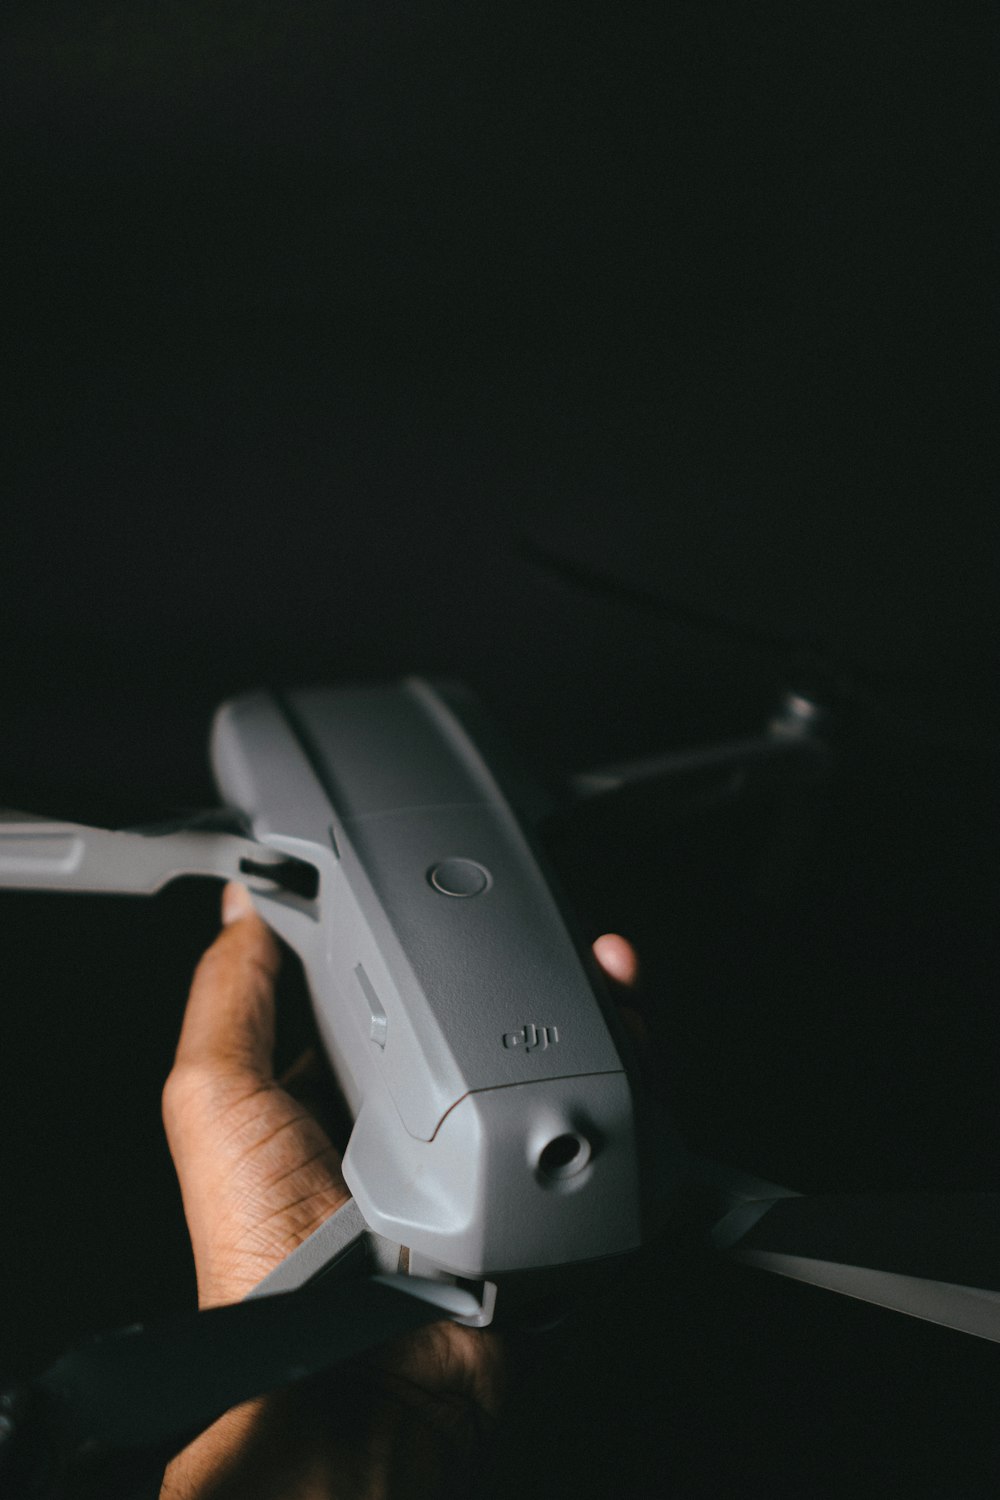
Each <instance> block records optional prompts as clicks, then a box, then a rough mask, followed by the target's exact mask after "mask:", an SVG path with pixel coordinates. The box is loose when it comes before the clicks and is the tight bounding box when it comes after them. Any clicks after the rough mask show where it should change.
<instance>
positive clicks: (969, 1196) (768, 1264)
mask: <svg viewBox="0 0 1000 1500" xmlns="http://www.w3.org/2000/svg"><path fill="white" fill-rule="evenodd" d="M711 1241H712V1244H713V1245H714V1247H715V1249H716V1250H718V1251H720V1252H722V1253H723V1254H725V1255H727V1256H728V1257H730V1258H732V1259H734V1260H736V1261H738V1262H740V1263H742V1264H744V1265H750V1266H756V1267H757V1268H759V1269H761V1270H766V1271H771V1272H773V1273H775V1274H777V1275H780V1276H788V1277H791V1278H793V1279H794V1280H797V1281H805V1282H809V1283H811V1284H813V1285H815V1286H821V1287H826V1288H827V1289H828V1290H830V1291H834V1292H839V1293H841V1294H842V1295H843V1296H847V1297H855V1298H858V1299H859V1300H861V1301H865V1302H871V1303H874V1304H876V1305H878V1306H881V1307H887V1308H892V1309H894V1310H895V1311H897V1312H902V1313H907V1314H909V1315H910V1316H912V1317H917V1318H923V1319H925V1320H926V1321H928V1322H932V1323H939V1324H941V1325H943V1326H945V1327H948V1328H954V1329H957V1330H959V1331H961V1332H963V1333H969V1334H973V1335H974V1336H976V1337H979V1338H986V1339H991V1340H993V1341H995V1342H1000V1193H967V1192H957V1193H828V1194H817V1195H806V1196H802V1195H795V1196H788V1197H782V1198H776V1199H773V1200H771V1201H770V1202H768V1201H767V1200H757V1201H755V1202H750V1201H747V1202H744V1203H742V1204H739V1205H737V1206H736V1207H734V1208H732V1209H731V1210H730V1211H729V1212H728V1213H727V1214H725V1215H724V1216H723V1217H722V1218H721V1219H720V1220H718V1221H717V1223H716V1224H715V1226H714V1228H713V1230H712V1233H711Z"/></svg>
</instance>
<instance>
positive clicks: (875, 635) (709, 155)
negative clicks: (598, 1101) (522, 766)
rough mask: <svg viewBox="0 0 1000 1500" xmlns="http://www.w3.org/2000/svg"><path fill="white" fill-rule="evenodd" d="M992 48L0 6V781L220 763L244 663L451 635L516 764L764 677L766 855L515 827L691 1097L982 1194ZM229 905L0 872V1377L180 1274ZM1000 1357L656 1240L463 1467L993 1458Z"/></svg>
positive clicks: (173, 773) (362, 666)
mask: <svg viewBox="0 0 1000 1500" xmlns="http://www.w3.org/2000/svg"><path fill="white" fill-rule="evenodd" d="M991 47H992V36H991V28H990V23H989V11H988V10H987V8H986V7H985V6H959V7H955V6H951V7H942V6H940V5H934V6H932V5H930V4H921V3H916V4H911V5H908V6H905V7H897V6H890V5H877V4H865V5H856V6H855V5H844V6H831V7H822V8H820V7H813V6H808V5H801V4H773V5H769V4H762V5H750V4H741V5H735V4H723V3H719V0H706V3H698V4H694V3H684V4H681V3H677V4H668V5H663V4H656V5H653V4H649V5H642V4H634V3H625V4H623V3H620V0H619V3H617V4H614V5H611V4H592V5H591V4H576V5H556V4H545V3H543V4H533V5H528V4H521V3H520V0H513V3H508V4H505V5H503V6H488V7H485V8H483V7H470V6H466V5H459V4H457V3H456V4H450V3H447V0H436V3H427V4H424V5H419V6H417V5H410V6H406V5H402V4H399V3H396V4H389V3H380V0H367V3H365V4H358V3H355V0H342V3H340V4H337V5H331V4H320V3H312V0H299V3H288V4H285V5H283V6H272V5H269V4H267V3H256V4H250V3H246V4H243V5H237V4H232V3H218V4H215V5H213V6H211V7H202V6H196V5H195V4H193V3H190V0H174V3H163V4H159V5H157V6H150V7H142V8H135V7H132V6H126V5H124V4H118V3H110V0H109V3H106V4H103V5H98V4H93V3H91V4H86V3H84V4H76V5H68V4H66V5H60V4H54V3H52V4H46V3H43V0H36V3H34V4H33V5H32V6H31V7H30V8H29V7H17V6H15V7H8V8H7V10H6V12H5V22H4V28H3V39H2V46H0V69H2V75H3V80H2V106H0V107H2V118H0V140H2V149H3V166H4V189H3V201H4V210H3V222H4V228H3V233H2V245H3V257H4V279H3V286H4V296H3V309H4V321H5V328H4V352H5V358H4V368H5V374H6V377H7V380H6V382H5V385H6V389H5V393H4V405H5V417H6V421H5V424H4V448H3V453H4V458H3V466H2V491H0V505H2V513H3V552H2V558H0V703H2V705H3V707H2V732H0V801H2V802H3V803H5V804H8V805H11V806H14V807H23V808H28V809H31V810H34V811H39V812H44V813H49V814H53V815H58V816H67V817H74V818H77V819H80V820H86V819H93V820H98V821H101V820H103V821H106V822H108V823H109V824H119V825H121V824H127V823H129V822H130V821H140V820H141V821H151V820H152V819H154V818H157V817H160V816H167V815H169V814H170V813H172V812H173V811H175V810H176V809H178V808H184V807H198V806H208V805H211V804H212V803H213V801H214V792H213V788H212V785H211V781H210V778H209V775H208V769H207V759H206V753H205V743H206V734H207V727H208V722H209V719H210V716H211V712H212V710H213V708H214V707H215V705H216V704H217V703H219V702H220V701H221V700H222V699H223V698H225V697H227V696H229V695H231V694H233V693H235V692H238V691H240V690H243V689H246V688H250V687H254V686H258V685H260V684H261V683H286V684H296V683H306V682H319V681H329V682H340V681H346V680H357V679H365V678H373V677H376V678H377V677H386V676H392V675H396V674H399V673H402V672H406V671H413V670H417V671H423V672H428V673H435V674H442V675H452V676H457V677H461V678H463V679H465V680H466V681H468V682H469V683H470V685H472V686H473V687H475V688H476V689H478V690H479V691H480V692H481V694H482V695H483V696H484V697H485V698H486V699H487V701H488V702H490V703H491V705H492V706H493V707H494V708H495V709H496V710H497V711H498V712H499V714H500V715H501V717H502V718H503V719H504V720H505V721H506V723H507V724H508V726H509V727H510V730H511V732H512V736H513V738H514V740H515V742H516V743H517V745H518V747H519V749H520V750H521V752H522V754H524V755H525V756H527V757H528V758H529V759H530V760H531V761H532V762H533V763H534V764H535V765H536V766H537V767H538V768H539V770H540V771H542V772H543V773H544V774H546V775H547V776H549V777H550V778H552V779H556V780H558V779H559V778H561V777H564V776H565V775H567V774H568V773H569V772H572V771H575V770H579V769H582V768H584V767H586V766H588V765H593V764H598V763H600V762H601V761H606V760H609V759H613V758H616V757H620V756H624V755H628V754H632V753H635V754H642V753H649V752H652V751H655V750H658V749H667V748H670V747H672V746H682V745H687V744H691V743H697V742H701V741H708V740H712V739H715V738H719V737H726V736H730V735H738V734H744V733H748V732H751V731H753V730H754V729H756V728H758V727H759V726H761V725H762V724H763V723H764V722H765V720H766V718H767V716H768V714H769V713H770V711H771V709H772V708H773V705H774V703H775V701H776V697H777V695H778V694H779V693H780V691H781V690H782V688H783V687H786V686H789V685H794V684H795V683H797V682H801V681H803V680H805V679H804V678H803V673H805V674H806V676H807V678H808V680H809V681H815V680H819V681H821V682H823V683H825V684H827V689H826V690H827V691H833V692H834V695H835V696H836V697H837V698H838V701H840V702H841V710H840V715H839V718H838V720H837V729H836V740H837V746H838V761H837V769H836V772H835V775H834V777H833V780H832V781H831V783H830V785H829V788H828V790H827V792H826V794H825V797H824V799H823V801H822V802H821V804H820V806H819V808H818V817H817V820H816V822H815V824H814V825H813V826H812V831H811V833H810V836H809V839H808V841H807V843H806V846H805V849H804V853H803V856H802V861H801V864H800V866H799V867H798V869H797V870H796V872H795V875H794V878H793V879H792V881H791V883H790V885H788V886H787V887H786V889H785V891H784V893H783V894H782V895H781V897H780V899H773V898H772V899H770V900H765V898H764V896H763V895H762V888H761V885H760V878H759V876H760V869H761V851H762V849H764V848H766V847H767V840H768V838H769V837H770V836H771V830H772V827H773V824H774V816H773V813H774V810H773V809H770V808H769V807H768V806H766V805H764V806H758V807H756V808H754V809H747V810H741V811H739V812H738V813H737V812H734V813H732V814H731V815H728V814H727V815H726V816H715V817H712V816H708V815H706V816H704V817H702V818H700V819H696V820H694V821H693V822H689V823H685V824H684V825H676V824H674V823H672V822H671V821H670V820H669V819H668V818H666V817H665V816H664V815H662V813H661V812H658V811H657V810H656V809H650V808H648V807H640V806H636V805H632V804H630V805H629V806H627V807H624V808H622V809H621V810H620V816H619V815H616V816H615V818H613V819H604V820H602V819H601V818H600V817H590V818H585V819H582V820H581V821H580V823H579V824H578V825H577V827H576V829H575V830H574V831H570V832H566V833H564V835H563V836H562V838H561V839H560V840H557V841H556V844H555V846H554V848H553V854H554V857H556V859H557V862H558V863H559V865H560V869H561V871H562V873H563V876H564V879H565V880H566V881H567V883H568V884H569V885H570V887H571V890H572V893H573V894H574V895H575V897H576V900H577V903H578V905H579V907H580V910H581V914H582V916H583V919H584V923H585V925H586V926H587V928H588V930H589V931H590V933H591V934H592V935H596V934H597V933H598V932H600V931H602V930H607V929H608V928H617V929H618V930H621V931H624V932H627V933H628V934H630V935H631V936H633V937H634V939H635V941H636V942H637V943H638V944H639V945H640V947H641V949H642V952H643V955H644V959H645V964H646V994H647V999H648V1003H649V1005H650V1007H651V1009H652V1011H653V1026H654V1030H655V1031H656V1034H657V1038H658V1041H659V1043H660V1046H661V1048H662V1055H663V1059H664V1061H663V1079H664V1083H663V1089H664V1094H665V1096H666V1097H667V1098H668V1099H669V1103H670V1106H671V1108H672V1110H673V1112H674V1114H675V1117H676V1119H677V1122H678V1124H679V1125H680V1126H681V1128H682V1130H683V1131H684V1133H685V1134H686V1136H687V1137H688V1138H689V1139H690V1140H691V1142H692V1144H694V1145H696V1146H698V1147H699V1148H701V1149H703V1150H705V1151H706V1152H711V1153H714V1154H715V1155H716V1156H718V1157H719V1158H720V1159H726V1160H731V1161H733V1162H736V1163H738V1164H739V1165H742V1166H745V1167H748V1168H750V1169H751V1170H754V1171H757V1172H759V1173H761V1174H762V1175H765V1176H767V1177H770V1178H773V1179H775V1180H777V1181H780V1182H784V1183H787V1184H788V1185H789V1186H792V1187H795V1188H798V1189H801V1190H822V1189H824V1188H827V1189H830V1190H833V1189H837V1188H843V1189H848V1188H858V1189H866V1188H873V1189H877V1188H880V1187H881V1188H887V1187H914V1188H920V1187H940V1188H949V1187H955V1188H957V1187H968V1188H991V1189H992V1188H996V1187H1000V1182H998V1167H997V1162H998V1160H1000V1123H998V1111H997V1108H996V1095H997V1075H998V1069H1000V1054H998V1051H997V1048H996V1044H995V1039H994V1034H993V1017H992V1011H993V1008H994V1006H995V1001H996V995H997V985H996V954H995V940H994V931H995V906H994V903H995V896H996V880H995V865H994V855H993V843H994V839H995V828H996V823H995V804H994V800H993V799H994V796H995V780H994V774H995V747H996V740H997V730H998V727H1000V723H998V721H1000V715H998V709H997V700H996V681H997V678H996V665H997V662H996V654H997V653H996V641H997V635H996V623H997V622H996V597H997V591H996V533H995V518H994V517H995V512H994V503H995V502H994V493H995V486H994V478H995V476H994V472H993V465H992V452H991V450H990V447H989V445H988V441H987V435H988V424H989V422H990V418H991V416H992V415H993V413H994V411H995V409H996V408H995V402H996V394H997V393H996V380H995V357H994V356H995V343H994V340H995V323H994V321H993V300H994V287H995V281H994V279H993V276H992V271H993V265H992V257H993V255H994V254H995V237H994V233H993V231H994V223H993V213H992V200H993V199H994V197H995V182H994V180H993V174H992V172H991V170H990V167H991V163H992V160H993V159H995V154H996V149H997V144H998V143H997V140H996V120H995V109H994V100H993V93H994V89H995V71H994V62H993V54H992V52H991ZM830 684H832V685H833V686H832V688H831V687H830ZM216 902H217V891H216V890H215V889H214V888H213V887H212V886H211V885H210V884H209V883H204V882H198V881H189V882H182V883H180V884H178V885H177V886H175V887H173V888H171V889H170V890H168V891H167V892H166V893H164V894H163V895H162V896H161V897H159V898H157V899H156V900H155V901H152V902H142V901H129V900H124V899H117V898H108V899H106V900H98V899H96V898H69V897H42V896H29V895H15V894H5V895H3V896H0V929H2V931H3V933H4V941H3V944H2V954H3V960H2V975H3V978H2V994H3V1001H2V1016H3V1022H2V1038H3V1040H2V1073H3V1087H2V1095H0V1097H2V1101H3V1133H2V1140H3V1181H4V1233H3V1236H2V1246H3V1258H2V1286H3V1288H4V1292H3V1304H2V1322H0V1326H2V1328H3V1341H4V1355H3V1364H4V1366H5V1367H6V1368H9V1369H12V1370H25V1369H31V1368H35V1367H37V1366H38V1365H39V1364H42V1363H44V1362H45V1361H46V1360H47V1359H49V1358H51V1357H52V1356H53V1355H54V1354H55V1353H56V1352H58V1351H59V1350H60V1349H61V1348H63V1347H64V1346H65V1345H66V1344H67V1343H68V1342H69V1341H70V1340H71V1339H72V1338H73V1337H75V1336H77V1335H80V1334H83V1333H86V1332H89V1331H92V1330H93V1329H95V1328H99V1327H106V1326H110V1325H113V1324H116V1323H122V1322H127V1321H130V1320H132V1319H134V1318H137V1317H141V1316H145V1315H149V1314H152V1313H155V1312H159V1311H166V1310H168V1309H170V1308H173V1307H178V1306H182V1305H186V1304H187V1303H189V1302H190V1300H191V1297H192V1291H193V1278H192V1275H191V1271H190V1267H189V1264H188V1253H187V1246H186V1237H185V1232H184V1226H183V1220H182V1217H181V1213H180V1203H179V1198H178V1195H177V1193H176V1189H175V1187H174V1184H173V1179H172V1173H171V1169H170V1164H169V1159H168V1157H167V1154H166V1150H165V1146H164V1145H163V1143H162V1141H161V1139H160V1127H159V1089H160V1085H161V1082H162V1079H163V1077H164V1076H165V1073H166V1071H167V1069H168V1067H169V1063H170V1057H171V1054H172V1048H173V1044H174V1040H175V1036H176V1031H177V1027H178V1024H179V1019H180V1015H181V1011H182V1008H183V1002H184V997H185V994H186V988H187V983H188V980H189V977H190V973H191V970H192V968H193V966H194V963H195V962H196V960H197V957H198V955H199V953H200V952H201V950H202V949H203V948H204V946H206V945H207V943H208V942H209V941H210V940H211V937H212V934H213V932H214V930H215V926H216V911H217V907H216ZM286 995H287V999H286V1006H287V1012H288V1014H289V1015H290V1017H291V1020H290V1022H289V1035H288V1036H287V1038H285V1042H284V1043H283V1045H287V1047H288V1048H289V1049H291V1048H292V1046H293V1044H294V1042H295V1041H296V1040H297V1038H298V1035H299V1031H300V1030H301V1028H302V1027H303V1026H304V1022H303V1020H302V1016H301V1014H300V1012H301V1011H302V1010H303V1009H304V1007H303V1001H302V996H301V993H300V987H299V986H297V983H296V975H295V972H294V965H290V967H289V973H288V984H287V988H286ZM296 1017H298V1019H296ZM998 1371H1000V1363H998V1356H997V1353H996V1350H995V1348H994V1346H993V1345H991V1344H987V1343H985V1342H983V1341H979V1340H974V1339H971V1338H965V1337H963V1336H961V1335H958V1334H955V1333H951V1332H949V1331H947V1330H942V1329H938V1328H935V1327H932V1326H931V1325H928V1324H923V1323H918V1322H916V1321H915V1320H912V1319H906V1318H902V1317H898V1316H895V1315H892V1314H889V1313H885V1312H882V1311H880V1310H877V1309H871V1308H868V1307H865V1306H863V1305H862V1304H859V1303H855V1302H852V1301H849V1300H848V1299H844V1298H836V1297H834V1296H832V1295H830V1294H827V1293H824V1292H820V1291H816V1290H814V1289H810V1288H805V1287H798V1286H795V1285H793V1284H791V1283H787V1282H783V1281H781V1280H779V1279H777V1278H768V1277H766V1276H764V1275H762V1274H760V1273H756V1272H752V1271H749V1270H740V1269H737V1268H733V1267H710V1266H708V1265H693V1266H692V1265H683V1266H682V1265H679V1264H678V1263H676V1262H675V1261H674V1260H672V1259H671V1257H670V1254H669V1252H667V1251H665V1250H664V1249H663V1247H659V1246H658V1247H655V1248H654V1249H653V1250H651V1251H650V1252H648V1253H647V1254H646V1255H645V1257H644V1259H643V1261H642V1263H641V1265H640V1267H639V1269H638V1270H637V1272H636V1273H635V1276H634V1277H630V1278H629V1279H628V1281H627V1283H626V1284H623V1285H622V1286H621V1287H620V1289H619V1291H618V1293H617V1294H616V1295H615V1296H614V1297H613V1298H612V1299H611V1300H610V1301H609V1302H608V1303H607V1304H606V1305H602V1306H601V1307H600V1308H598V1309H596V1315H595V1316H592V1317H588V1318H584V1319H583V1320H581V1322H580V1324H579V1326H578V1327H576V1328H574V1329H571V1330H570V1332H569V1333H568V1334H567V1335H566V1336H565V1338H564V1340H563V1342H562V1344H561V1345H560V1346H559V1347H558V1349H557V1350H556V1351H555V1352H554V1353H553V1355H552V1357H551V1359H550V1361H549V1362H548V1363H547V1364H546V1365H545V1366H544V1367H543V1369H542V1370H541V1371H540V1372H539V1374H538V1375H537V1376H536V1377H535V1380H534V1383H533V1384H531V1385H530V1386H529V1387H527V1388H526V1389H525V1390H524V1391H523V1392H522V1393H521V1395H520V1396H519V1398H518V1401H519V1404H518V1406H517V1407H516V1420H513V1421H512V1423H511V1426H510V1428H509V1429H508V1431H507V1433H506V1435H505V1437H504V1440H503V1443H502V1445H501V1452H500V1455H499V1458H498V1460H497V1468H496V1477H495V1478H494V1480H493V1484H494V1488H495V1490H496V1492H497V1493H498V1494H500V1493H503V1494H507V1493H512V1492H514V1487H515V1486H516V1490H517V1492H518V1493H520V1494H525V1495H534V1494H538V1495H539V1496H541V1495H551V1494H555V1493H575V1494H581V1495H582V1494H594V1495H606V1494H608V1493H610V1492H612V1490H613V1489H615V1488H618V1487H619V1486H624V1487H627V1488H628V1489H630V1490H631V1491H632V1492H634V1493H652V1492H653V1491H655V1490H656V1489H657V1488H658V1487H659V1486H661V1485H665V1486H666V1487H667V1488H668V1491H669V1493H671V1494H675V1495H678V1496H683V1497H689V1496H690V1497H694V1496H702V1495H705V1496H708V1495H721V1494H733V1495H746V1494H752V1493H758V1492H759V1493H771V1494H782V1495H784V1494H787V1495H789V1496H791V1495H798V1494H801V1493H802V1492H803V1491H805V1492H807V1493H810V1494H820V1493H829V1494H831V1495H837V1496H846V1495H856V1494H859V1493H863V1492H866V1491H870V1492H875V1491H877V1490H884V1489H885V1488H886V1487H891V1488H892V1490H893V1492H894V1493H897V1494H903V1495H914V1496H916V1495H921V1496H923V1495H928V1496H932V1495H933V1496H947V1497H967V1496H969V1497H971V1496H979V1495H984V1496H985V1495H987V1494H992V1493H993V1492H994V1490H995V1487H996V1483H997V1479H998V1470H1000V1453H998V1451H997V1441H996V1438H995V1435H994V1434H995V1430H996V1425H997V1419H998V1407H1000V1374H998Z"/></svg>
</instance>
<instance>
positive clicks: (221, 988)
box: [174, 882, 280, 1081]
mask: <svg viewBox="0 0 1000 1500" xmlns="http://www.w3.org/2000/svg"><path fill="white" fill-rule="evenodd" d="M222 913H223V922H224V924H225V925H224V927H223V929H222V932H221V933H220V934H219V936H218V937H217V938H216V940H215V942H214V943H213V944H212V946H211V948H209V950H208V952H207V953H206V954H205V955H204V957H203V958H202V960H201V962H200V963H199V965H198V967H197V969H196V970H195V976H194V980H193V982H192V985H191V993H190V996H189V997H188V1003H187V1009H186V1010H185V1012H184V1024H183V1026H182V1028H181V1035H180V1041H179V1042H178V1044H177V1055H176V1058H175V1061H174V1067H175V1070H179V1071H186V1070H187V1069H188V1068H189V1067H195V1068H198V1069H199V1071H209V1072H217V1073H218V1074H220V1075H223V1074H226V1073H242V1074H248V1073H249V1074H252V1075H253V1076H255V1077H257V1078H259V1079H260V1080H261V1081H268V1080H270V1078H271V1077H272V1072H273V1066H272V1065H273V1054H274V982H275V979H276V978H277V974H278V968H279V965H280V955H279V952H278V945H277V943H276V941H275V939H274V936H273V934H272V933H271V931H270V929H269V928H268V926H267V924H266V922H264V921H263V920H262V919H261V918H260V917H259V916H258V915H257V913H256V911H255V910H254V907H253V903H252V901H251V899H250V893H249V892H248V891H247V889H246V887H245V886H242V885H238V884H236V883H233V882H231V883H230V884H229V885H227V886H226V888H225V890H224V892H223V901H222Z"/></svg>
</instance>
